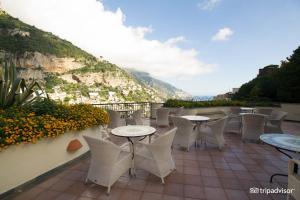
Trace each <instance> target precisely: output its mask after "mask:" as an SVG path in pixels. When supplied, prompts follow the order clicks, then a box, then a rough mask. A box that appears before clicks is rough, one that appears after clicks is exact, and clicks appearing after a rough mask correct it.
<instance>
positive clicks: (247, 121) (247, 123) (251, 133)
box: [242, 114, 265, 142]
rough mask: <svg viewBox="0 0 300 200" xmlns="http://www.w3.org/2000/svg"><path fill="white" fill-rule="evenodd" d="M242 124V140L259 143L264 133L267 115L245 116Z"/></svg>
mask: <svg viewBox="0 0 300 200" xmlns="http://www.w3.org/2000/svg"><path fill="white" fill-rule="evenodd" d="M242 124H243V126H242V140H243V141H246V140H250V141H255V142H256V141H259V136H260V135H262V134H263V133H264V126H265V115H260V114H244V115H243V116H242Z"/></svg>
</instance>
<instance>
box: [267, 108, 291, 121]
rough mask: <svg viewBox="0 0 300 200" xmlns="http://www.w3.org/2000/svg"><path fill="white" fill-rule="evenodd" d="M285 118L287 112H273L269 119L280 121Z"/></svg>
mask: <svg viewBox="0 0 300 200" xmlns="http://www.w3.org/2000/svg"><path fill="white" fill-rule="evenodd" d="M286 116H287V112H283V111H278V110H273V111H272V113H271V116H270V118H269V119H270V120H278V121H282V120H284V118H285V117H286Z"/></svg>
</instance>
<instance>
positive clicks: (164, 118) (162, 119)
mask: <svg viewBox="0 0 300 200" xmlns="http://www.w3.org/2000/svg"><path fill="white" fill-rule="evenodd" d="M169 113H170V110H169V109H168V108H159V109H157V110H156V124H157V125H158V126H169Z"/></svg>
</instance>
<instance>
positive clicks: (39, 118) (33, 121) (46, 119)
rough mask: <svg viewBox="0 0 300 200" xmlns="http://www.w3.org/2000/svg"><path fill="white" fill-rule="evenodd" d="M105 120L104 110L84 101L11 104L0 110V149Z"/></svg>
mask: <svg viewBox="0 0 300 200" xmlns="http://www.w3.org/2000/svg"><path fill="white" fill-rule="evenodd" d="M108 121H109V117H108V114H107V113H106V112H105V111H104V110H103V109H101V108H96V107H93V106H92V105H87V104H77V105H62V104H57V103H55V102H53V101H50V100H43V101H39V102H35V103H33V104H31V105H30V106H26V107H10V108H8V109H5V110H0V150H1V149H4V148H7V147H8V146H10V145H14V144H21V143H35V142H37V141H38V140H40V139H42V138H54V137H57V136H59V135H62V134H64V133H65V132H68V131H76V130H83V129H86V128H88V127H92V126H95V125H103V124H107V123H108Z"/></svg>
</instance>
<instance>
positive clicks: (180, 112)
mask: <svg viewBox="0 0 300 200" xmlns="http://www.w3.org/2000/svg"><path fill="white" fill-rule="evenodd" d="M183 109H184V107H183V106H182V107H179V108H177V109H176V111H175V115H176V116H181V115H182V113H183Z"/></svg>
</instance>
